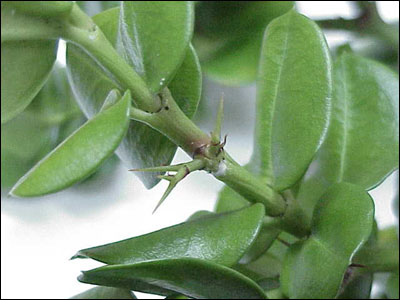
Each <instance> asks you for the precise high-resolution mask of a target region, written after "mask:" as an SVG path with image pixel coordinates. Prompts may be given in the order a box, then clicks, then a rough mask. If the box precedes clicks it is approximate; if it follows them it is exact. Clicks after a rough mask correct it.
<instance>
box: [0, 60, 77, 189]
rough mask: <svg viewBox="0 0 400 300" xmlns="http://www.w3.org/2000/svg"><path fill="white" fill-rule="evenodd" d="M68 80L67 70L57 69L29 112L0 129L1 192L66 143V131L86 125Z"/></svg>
mask: <svg viewBox="0 0 400 300" xmlns="http://www.w3.org/2000/svg"><path fill="white" fill-rule="evenodd" d="M66 80H67V78H66V74H65V69H64V68H61V67H60V66H58V65H55V68H54V70H53V71H52V74H51V76H50V78H49V80H48V81H47V82H46V84H45V85H44V87H43V88H42V89H41V90H40V92H39V93H38V94H37V95H36V97H35V99H34V100H33V101H32V103H31V104H30V105H29V106H28V107H27V109H26V110H24V111H23V112H22V113H21V114H19V115H18V116H16V117H15V118H14V119H12V120H11V121H9V122H7V123H6V124H2V125H1V172H2V174H3V176H1V187H2V188H4V187H5V188H10V187H11V186H13V185H14V184H15V183H16V182H17V180H18V179H19V178H21V177H22V176H23V175H24V174H25V173H26V172H27V171H29V169H30V168H32V167H33V166H34V165H35V163H37V162H38V161H39V160H40V159H42V158H43V156H44V155H46V154H47V153H48V152H50V151H51V150H52V149H53V148H54V147H55V146H57V144H58V143H59V142H60V141H62V140H64V139H65V137H66V136H65V134H66V133H67V131H70V130H75V129H76V128H78V127H79V126H80V125H81V124H82V123H83V122H84V118H83V115H82V113H81V112H80V110H79V108H78V106H77V105H76V103H75V101H74V99H73V97H72V92H71V90H70V89H69V86H68V82H67V81H66ZM55 99H56V100H57V101H55ZM69 128H70V129H69ZM71 132H72V131H70V132H69V134H70V133H71ZM69 134H68V135H69Z"/></svg>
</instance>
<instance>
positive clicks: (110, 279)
mask: <svg viewBox="0 0 400 300" xmlns="http://www.w3.org/2000/svg"><path fill="white" fill-rule="evenodd" d="M78 279H79V281H81V282H85V283H91V284H99V285H106V286H115V287H123V288H128V289H131V290H135V291H141V292H145V293H156V294H161V295H168V294H170V293H171V292H168V290H169V291H173V292H176V293H180V294H183V295H186V296H188V297H192V298H197V299H266V295H265V293H264V291H263V290H262V289H261V288H260V287H259V286H258V285H257V284H256V283H255V282H253V281H252V280H251V279H249V278H247V277H246V276H244V275H242V274H240V273H239V272H237V271H234V270H232V269H230V268H227V267H224V266H221V265H218V264H216V263H212V262H209V261H205V260H200V259H195V258H181V259H164V260H157V261H149V262H143V263H138V264H129V265H113V266H105V267H101V268H97V269H94V270H91V271H86V272H83V274H82V275H81V276H80V277H79V278H78Z"/></svg>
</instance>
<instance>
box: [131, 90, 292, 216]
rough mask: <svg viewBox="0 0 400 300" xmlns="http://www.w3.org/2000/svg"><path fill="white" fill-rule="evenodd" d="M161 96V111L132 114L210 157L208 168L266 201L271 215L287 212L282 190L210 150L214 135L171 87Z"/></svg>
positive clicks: (250, 195)
mask: <svg viewBox="0 0 400 300" xmlns="http://www.w3.org/2000/svg"><path fill="white" fill-rule="evenodd" d="M161 97H162V103H163V107H162V109H161V110H160V111H159V112H157V113H154V114H150V113H146V112H143V111H141V110H138V109H135V108H133V109H132V110H131V118H132V119H134V120H136V121H140V122H143V123H146V124H147V125H149V126H151V127H152V128H154V129H156V130H158V131H159V132H161V133H163V134H164V135H166V136H167V137H168V138H169V139H170V140H172V141H173V142H174V143H175V144H177V145H178V146H180V147H181V148H182V149H183V150H184V151H185V152H186V153H188V154H189V155H190V156H192V157H200V158H204V157H205V158H207V160H209V161H210V162H209V163H208V167H207V169H208V170H209V171H210V172H213V175H214V176H215V177H216V178H217V179H219V180H221V181H222V182H224V183H225V184H226V185H228V186H229V187H231V188H232V189H233V190H235V191H236V192H238V193H239V194H240V195H242V196H243V197H245V198H246V199H248V200H249V201H251V202H260V203H263V204H264V205H265V208H266V213H267V214H268V215H270V216H282V215H283V214H284V212H285V209H286V203H285V201H284V199H283V198H282V196H281V195H280V194H279V193H277V192H275V191H274V190H273V189H272V188H271V187H269V186H268V185H266V184H265V182H264V181H263V180H261V179H260V178H258V177H256V176H254V175H253V174H252V173H250V172H249V171H247V170H246V169H245V168H243V167H242V166H240V165H239V164H238V163H236V162H235V161H234V160H233V159H232V158H231V157H230V156H229V155H228V154H226V153H225V155H224V156H225V158H226V159H225V160H223V161H222V159H221V158H219V159H217V158H216V157H215V159H213V157H212V156H211V155H210V153H211V151H208V150H209V148H210V145H211V144H212V143H211V138H210V136H208V135H207V134H205V133H204V132H203V131H202V130H200V129H199V128H198V127H197V126H196V125H195V124H194V123H193V121H192V120H190V119H189V118H188V117H186V115H185V114H184V113H183V112H182V111H181V109H180V108H179V106H178V105H177V104H176V102H175V101H174V99H173V98H172V96H171V94H170V92H169V91H168V90H167V89H165V90H164V91H163V92H162V95H161ZM167 108H168V109H167Z"/></svg>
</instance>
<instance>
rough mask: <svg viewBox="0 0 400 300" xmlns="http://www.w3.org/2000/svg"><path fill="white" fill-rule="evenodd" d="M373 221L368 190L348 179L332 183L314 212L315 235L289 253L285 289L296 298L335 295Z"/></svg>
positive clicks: (285, 264) (284, 290)
mask: <svg viewBox="0 0 400 300" xmlns="http://www.w3.org/2000/svg"><path fill="white" fill-rule="evenodd" d="M355 212H357V213H355ZM373 222H374V204H373V201H372V199H371V197H370V196H369V195H368V193H366V192H365V191H364V190H363V189H362V188H360V187H358V186H355V185H352V184H348V183H340V184H335V185H334V186H332V187H331V188H330V189H329V190H328V191H327V192H326V193H325V194H324V195H323V196H322V198H321V199H320V201H319V203H318V207H317V209H316V210H315V212H314V216H313V224H312V235H311V236H310V237H309V238H308V239H307V240H305V241H300V242H297V243H295V244H294V245H292V246H291V247H290V248H289V251H288V252H287V253H286V256H285V258H284V261H283V269H282V274H281V285H282V291H283V293H284V294H285V295H286V296H288V297H290V298H295V299H296V298H297V299H303V298H305V299H321V298H322V299H323V298H326V299H329V298H334V297H335V296H336V294H337V293H338V292H339V288H340V286H341V283H342V280H343V276H344V274H345V272H346V270H347V267H348V266H349V265H350V263H351V259H352V257H353V255H354V253H355V252H356V251H357V250H358V249H359V248H360V247H361V246H362V245H363V244H364V243H365V242H366V241H367V239H368V238H369V236H370V234H371V230H372V226H373Z"/></svg>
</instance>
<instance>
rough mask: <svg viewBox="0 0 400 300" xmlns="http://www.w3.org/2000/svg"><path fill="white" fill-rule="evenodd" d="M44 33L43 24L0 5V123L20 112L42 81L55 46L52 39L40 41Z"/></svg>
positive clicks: (39, 87) (55, 54) (36, 91)
mask: <svg viewBox="0 0 400 300" xmlns="http://www.w3.org/2000/svg"><path fill="white" fill-rule="evenodd" d="M47 34H48V33H47V28H46V27H45V24H43V22H40V21H37V20H36V19H35V18H33V17H30V16H25V15H22V14H20V13H19V12H18V11H16V9H15V8H12V7H10V6H9V5H7V4H3V2H2V4H1V74H2V76H1V123H5V122H7V121H9V120H11V119H12V118H14V117H15V116H16V115H17V114H19V113H20V112H21V111H23V110H24V109H25V108H26V107H27V106H28V105H29V103H30V102H31V101H32V100H33V98H34V97H35V96H36V94H37V93H38V92H39V90H40V89H41V88H42V87H43V85H44V83H45V82H46V80H47V78H48V76H49V74H50V71H51V69H52V67H53V64H54V62H55V60H56V56H57V44H58V43H57V41H56V40H43V37H44V36H46V35H47ZM49 35H50V33H49ZM36 37H37V38H39V37H40V38H41V39H40V40H39V39H37V40H36V39H35V38H36Z"/></svg>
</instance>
